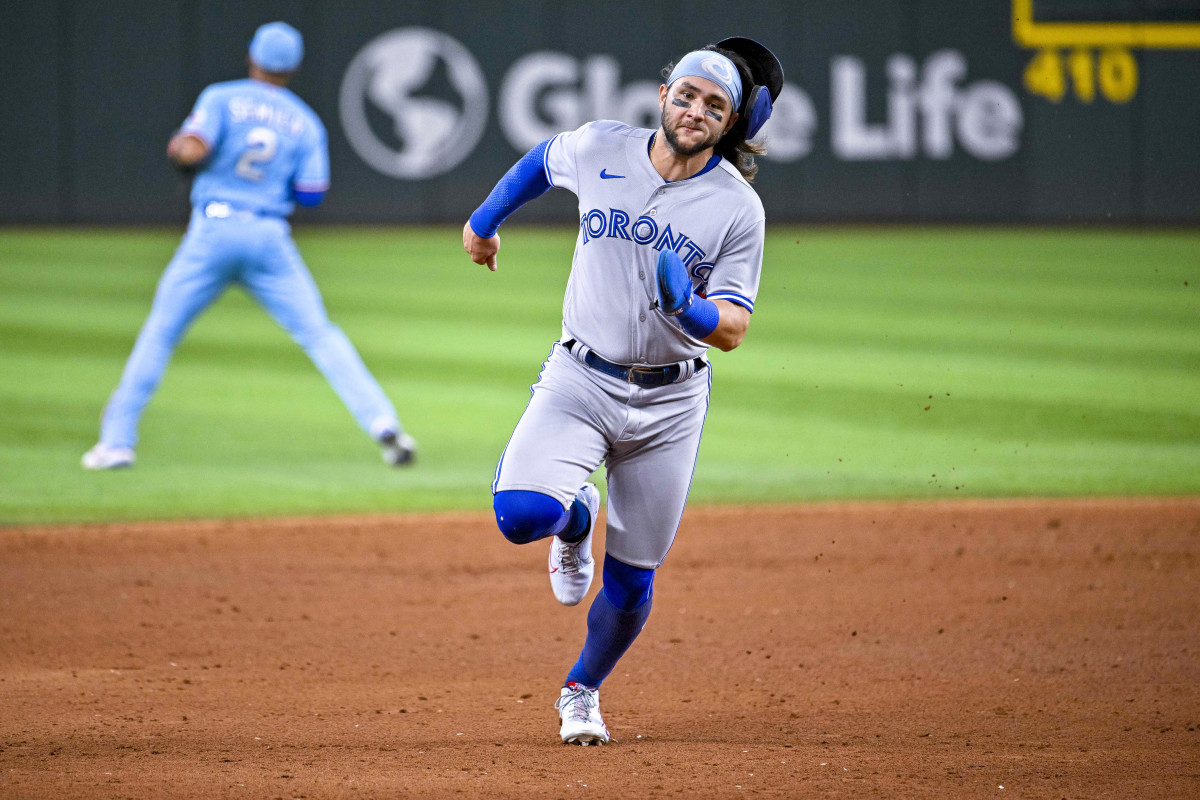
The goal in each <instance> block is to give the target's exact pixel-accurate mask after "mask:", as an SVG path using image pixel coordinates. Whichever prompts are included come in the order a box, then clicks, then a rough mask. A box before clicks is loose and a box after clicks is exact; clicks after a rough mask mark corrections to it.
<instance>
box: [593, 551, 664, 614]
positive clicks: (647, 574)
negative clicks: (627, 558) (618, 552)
mask: <svg viewBox="0 0 1200 800" xmlns="http://www.w3.org/2000/svg"><path fill="white" fill-rule="evenodd" d="M653 593H654V570H652V569H642V568H641V567H631V566H629V565H628V564H626V563H624V562H622V561H618V560H617V559H615V558H613V557H612V556H609V555H606V556H605V557H604V594H605V595H606V596H607V597H608V602H610V603H612V604H613V605H614V606H616V607H617V608H619V609H621V610H622V611H633V610H635V609H637V608H640V607H641V606H642V605H644V604H646V603H647V602H649V601H650V597H651V596H652V595H653Z"/></svg>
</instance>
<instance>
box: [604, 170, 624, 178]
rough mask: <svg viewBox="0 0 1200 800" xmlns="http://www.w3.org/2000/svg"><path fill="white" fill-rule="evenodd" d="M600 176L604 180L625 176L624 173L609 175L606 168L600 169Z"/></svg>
mask: <svg viewBox="0 0 1200 800" xmlns="http://www.w3.org/2000/svg"><path fill="white" fill-rule="evenodd" d="M600 177H601V178H604V179H605V180H609V179H610V178H624V177H625V176H624V175H610V174H609V173H608V170H606V169H602V170H600Z"/></svg>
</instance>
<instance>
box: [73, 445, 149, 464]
mask: <svg viewBox="0 0 1200 800" xmlns="http://www.w3.org/2000/svg"><path fill="white" fill-rule="evenodd" d="M135 460H136V457H135V456H134V454H133V448H132V447H109V446H107V445H103V444H98V445H96V446H95V447H93V448H92V449H91V450H88V451H87V452H86V453H84V454H83V458H82V459H81V463H82V464H83V468H84V469H122V468H124V467H132V466H133V462H134V461H135Z"/></svg>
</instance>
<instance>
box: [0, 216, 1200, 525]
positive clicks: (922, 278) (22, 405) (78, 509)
mask: <svg viewBox="0 0 1200 800" xmlns="http://www.w3.org/2000/svg"><path fill="white" fill-rule="evenodd" d="M180 233H181V230H167V229H150V230H128V231H103V230H65V231H59V230H52V229H28V230H19V229H14V230H4V231H0V342H2V343H3V346H2V347H0V521H5V522H18V523H19V522H53V521H70V520H112V519H159V518H161V519H166V518H183V517H207V516H223V517H224V516H246V515H263V514H325V513H357V512H396V511H405V510H437V509H483V508H487V507H488V505H489V503H490V491H489V488H488V487H489V483H490V481H491V479H492V475H493V471H494V468H495V463H496V459H497V458H498V457H499V454H500V452H501V451H502V449H503V447H504V444H505V442H506V441H507V438H508V436H509V434H510V433H511V431H512V428H513V425H515V423H516V421H517V418H518V417H519V416H520V414H521V412H522V410H523V409H524V407H525V405H526V403H527V402H528V399H529V391H528V387H529V385H530V384H531V383H533V382H534V381H535V380H536V378H537V373H538V370H539V369H540V366H541V363H542V361H543V360H544V359H545V357H546V355H547V353H548V352H549V349H550V346H551V344H552V343H553V341H554V339H556V338H557V336H558V332H559V322H560V318H561V307H562V294H563V290H564V288H565V285H566V281H567V276H568V274H569V267H570V259H571V253H572V250H573V247H574V241H575V231H573V230H570V229H554V228H545V229H541V228H520V227H514V228H512V229H511V230H510V229H508V228H506V230H505V233H504V248H503V249H502V251H501V254H500V271H499V272H497V273H495V274H492V273H489V272H487V270H485V269H482V268H480V267H476V266H474V265H472V264H470V263H469V262H468V261H467V260H466V258H465V256H464V255H463V254H462V252H461V246H460V243H459V238H460V237H459V232H458V230H457V229H455V228H449V227H443V228H421V229H411V228H394V229H388V228H379V229H371V228H328V229H315V228H310V229H302V230H301V231H300V232H299V233H298V239H299V242H300V246H301V250H302V252H303V253H304V254H305V257H306V259H307V261H308V263H309V265H310V267H311V268H312V271H313V273H314V276H315V278H316V281H317V283H318V285H319V286H320V287H321V290H322V292H323V294H324V296H325V300H326V305H327V307H328V308H329V311H330V316H331V318H332V319H333V320H334V322H335V323H337V324H338V325H339V326H341V327H342V328H343V329H344V330H345V331H346V333H347V335H349V337H350V338H351V340H352V341H353V342H354V343H355V345H356V346H357V347H358V349H359V351H360V353H361V354H362V356H363V358H364V360H365V361H366V363H367V364H368V366H369V367H370V368H371V369H372V371H373V372H374V373H375V374H376V376H377V377H378V378H379V380H380V382H381V384H383V386H384V388H385V390H386V391H387V392H388V393H389V395H390V396H391V397H392V399H393V400H394V401H395V402H396V404H397V407H398V408H399V411H400V414H401V416H402V418H403V419H404V421H405V423H406V425H408V427H409V428H410V429H411V430H412V431H413V433H414V434H415V435H416V436H417V437H418V438H419V440H420V442H421V445H422V449H421V453H420V456H419V458H420V461H419V465H418V466H417V467H416V468H415V469H412V470H407V471H394V470H389V469H387V468H386V467H384V466H383V464H382V462H381V461H380V460H379V458H378V455H377V453H376V452H375V449H374V447H373V445H372V444H371V443H370V442H369V441H368V440H367V439H366V438H365V437H364V436H363V435H362V434H361V433H360V432H359V431H358V429H357V428H356V426H355V425H354V423H353V421H352V420H351V418H350V416H349V414H348V413H347V412H346V410H345V409H344V408H343V407H342V406H341V404H340V402H339V401H338V400H337V398H336V397H335V396H334V394H333V392H332V390H331V389H330V388H329V387H328V386H327V385H326V384H325V382H324V381H323V379H322V378H321V377H320V375H319V374H318V373H317V371H316V369H315V368H314V367H313V366H312V365H311V363H310V362H309V361H308V359H307V358H306V357H305V356H304V355H303V353H301V351H300V350H299V348H298V347H296V345H295V344H294V343H292V342H291V341H290V339H289V338H288V337H287V335H286V334H285V333H284V332H283V331H281V330H279V329H278V328H277V327H276V326H275V325H274V323H273V322H272V321H271V320H270V319H269V318H268V317H267V316H266V315H265V314H264V313H263V312H262V311H261V310H260V309H259V308H258V307H257V305H256V304H255V303H254V302H253V300H251V299H250V298H248V297H246V296H245V295H244V293H242V292H240V291H236V290H235V291H231V292H229V293H228V294H227V295H226V296H225V297H224V298H222V299H221V300H220V301H219V302H218V303H217V304H215V306H214V307H213V308H212V309H211V310H210V311H209V312H208V313H207V314H205V315H204V316H202V317H201V318H200V320H199V321H198V322H197V324H196V325H195V327H194V328H193V329H192V331H191V332H190V333H189V335H188V336H187V338H186V339H185V341H184V343H183V345H182V346H181V347H180V349H179V351H178V352H177V354H176V358H175V360H174V362H173V363H172V365H171V368H170V369H169V370H168V372H167V375H166V378H165V380H164V382H163V385H162V388H161V390H160V392H159V395H158V396H157V397H156V398H155V400H154V401H153V402H152V404H151V406H150V408H149V411H148V413H147V415H146V417H145V419H144V422H143V427H142V442H141V445H140V447H139V452H138V456H139V461H138V465H137V467H136V468H135V469H134V470H131V471H129V472H127V473H123V474H101V475H96V474H93V473H85V472H84V471H83V470H81V469H80V468H79V465H78V459H79V456H80V455H81V454H82V452H83V451H84V450H85V449H87V447H89V446H90V445H91V444H92V443H93V442H94V440H95V437H96V435H97V424H98V417H99V414H100V410H101V408H102V406H103V404H104V402H105V400H106V398H107V396H108V394H109V392H110V391H111V390H112V388H113V385H114V384H115V382H116V380H117V378H118V377H119V375H120V371H121V368H122V366H123V364H124V360H125V357H126V356H127V355H128V352H129V348H130V347H131V346H132V344H133V341H134V338H135V337H136V335H137V331H138V328H139V327H140V325H141V323H142V321H143V320H144V319H145V315H146V313H147V311H148V310H149V304H150V301H151V298H152V297H153V293H154V287H155V284H156V282H157V280H158V277H159V275H160V274H161V272H162V269H163V267H164V266H165V264H166V262H167V260H169V258H170V256H171V253H172V252H173V251H174V248H175V246H176V245H177V244H178V241H179V235H180ZM1198 245H1200V235H1197V234H1196V233H1194V232H1189V231H1174V232H1161V231H1155V232H1121V231H1100V232H1091V231H1066V230H1026V229H1018V230H1007V229H936V228H913V229H909V228H886V229H879V230H875V229H866V228H846V229H842V228H816V229H807V228H772V229H771V231H770V232H769V235H768V241H767V249H766V254H767V255H766V268H765V271H764V274H763V283H762V288H761V291H760V293H759V297H758V306H757V311H756V314H755V316H754V322H753V325H752V326H751V331H750V335H749V336H748V337H747V340H746V343H745V345H744V346H743V347H742V348H741V349H739V350H737V351H735V352H733V353H729V354H724V353H715V352H714V353H713V354H712V359H713V362H714V377H715V383H714V393H713V398H712V407H711V410H710V414H709V417H708V421H707V423H706V429H705V437H704V442H703V444H702V454H701V458H700V461H699V464H698V467H697V470H696V475H695V480H694V483H693V493H692V500H691V502H692V503H694V504H695V503H705V502H721V503H739V502H785V501H803V500H809V499H822V500H825V499H852V498H871V497H881V498H882V497H888V498H895V497H964V496H1012V495H1026V494H1035V495H1047V496H1053V495H1068V494H1080V495H1103V494H1194V493H1196V492H1197V491H1200V412H1198V411H1197V407H1196V403H1195V400H1194V398H1195V397H1197V396H1200V326H1198V325H1197V324H1196V323H1197V321H1198V320H1200V302H1198V300H1197V288H1198V287H1197V283H1198V282H1200V270H1197V262H1198V260H1197V259H1196V258H1195V255H1194V254H1195V253H1196V252H1198V251H1200V250H1198V248H1197V246H1198Z"/></svg>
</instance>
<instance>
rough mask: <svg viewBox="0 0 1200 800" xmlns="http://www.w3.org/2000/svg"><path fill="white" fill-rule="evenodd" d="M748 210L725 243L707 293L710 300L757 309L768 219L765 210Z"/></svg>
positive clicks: (709, 279)
mask: <svg viewBox="0 0 1200 800" xmlns="http://www.w3.org/2000/svg"><path fill="white" fill-rule="evenodd" d="M755 199H757V198H755ZM744 212H745V213H744V214H743V215H742V217H741V219H739V220H737V221H735V224H734V225H732V226H730V228H729V234H728V235H727V236H726V239H725V241H724V242H723V243H722V244H721V250H720V252H719V253H718V254H717V258H716V261H715V263H714V264H713V267H712V271H711V272H710V273H709V276H708V280H707V283H706V287H705V293H706V296H707V297H708V299H709V300H718V299H719V300H729V301H731V302H734V303H737V304H738V305H740V306H745V308H746V309H747V310H748V311H751V312H753V311H754V300H755V298H756V297H757V296H758V281H759V277H760V276H761V275H762V259H763V241H764V239H765V238H766V220H765V219H764V218H763V216H762V213H761V211H760V212H759V213H757V214H755V213H754V210H752V209H749V208H746V209H744Z"/></svg>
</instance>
